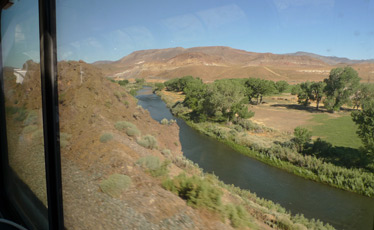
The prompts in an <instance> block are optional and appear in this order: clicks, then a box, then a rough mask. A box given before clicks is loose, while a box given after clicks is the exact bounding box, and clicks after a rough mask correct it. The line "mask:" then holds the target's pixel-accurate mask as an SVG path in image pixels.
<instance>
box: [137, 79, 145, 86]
mask: <svg viewBox="0 0 374 230" xmlns="http://www.w3.org/2000/svg"><path fill="white" fill-rule="evenodd" d="M135 83H136V84H138V85H143V84H144V83H145V79H144V78H135Z"/></svg>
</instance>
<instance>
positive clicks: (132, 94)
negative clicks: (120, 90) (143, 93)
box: [129, 89, 138, 97]
mask: <svg viewBox="0 0 374 230" xmlns="http://www.w3.org/2000/svg"><path fill="white" fill-rule="evenodd" d="M137 92H138V90H137V89H131V90H130V92H129V93H130V95H131V96H133V97H135V96H136V95H137Z"/></svg>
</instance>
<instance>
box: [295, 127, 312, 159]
mask: <svg viewBox="0 0 374 230" xmlns="http://www.w3.org/2000/svg"><path fill="white" fill-rule="evenodd" d="M293 135H294V136H295V137H294V138H293V139H292V141H293V142H294V143H295V145H296V148H297V151H298V152H300V153H301V152H302V151H303V150H304V146H305V145H306V144H307V143H309V142H310V141H311V138H312V133H311V132H310V131H309V130H308V129H306V128H302V127H296V128H295V129H294V132H293Z"/></svg>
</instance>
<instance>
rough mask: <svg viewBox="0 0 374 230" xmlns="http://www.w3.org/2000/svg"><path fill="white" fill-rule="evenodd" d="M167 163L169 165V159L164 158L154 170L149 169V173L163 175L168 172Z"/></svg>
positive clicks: (155, 175) (156, 175)
mask: <svg viewBox="0 0 374 230" xmlns="http://www.w3.org/2000/svg"><path fill="white" fill-rule="evenodd" d="M169 165H170V161H169V160H165V161H164V162H162V164H161V166H160V167H159V168H157V169H155V170H149V173H150V174H151V175H152V176H153V177H160V176H165V175H167V174H168V173H169Z"/></svg>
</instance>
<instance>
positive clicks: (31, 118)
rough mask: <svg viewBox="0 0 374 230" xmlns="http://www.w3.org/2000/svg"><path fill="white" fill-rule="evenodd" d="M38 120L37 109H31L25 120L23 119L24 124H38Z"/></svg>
mask: <svg viewBox="0 0 374 230" xmlns="http://www.w3.org/2000/svg"><path fill="white" fill-rule="evenodd" d="M37 122H38V114H37V112H36V111H30V112H29V113H28V114H27V117H26V118H25V120H24V121H23V125H24V126H28V125H36V123H37Z"/></svg>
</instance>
